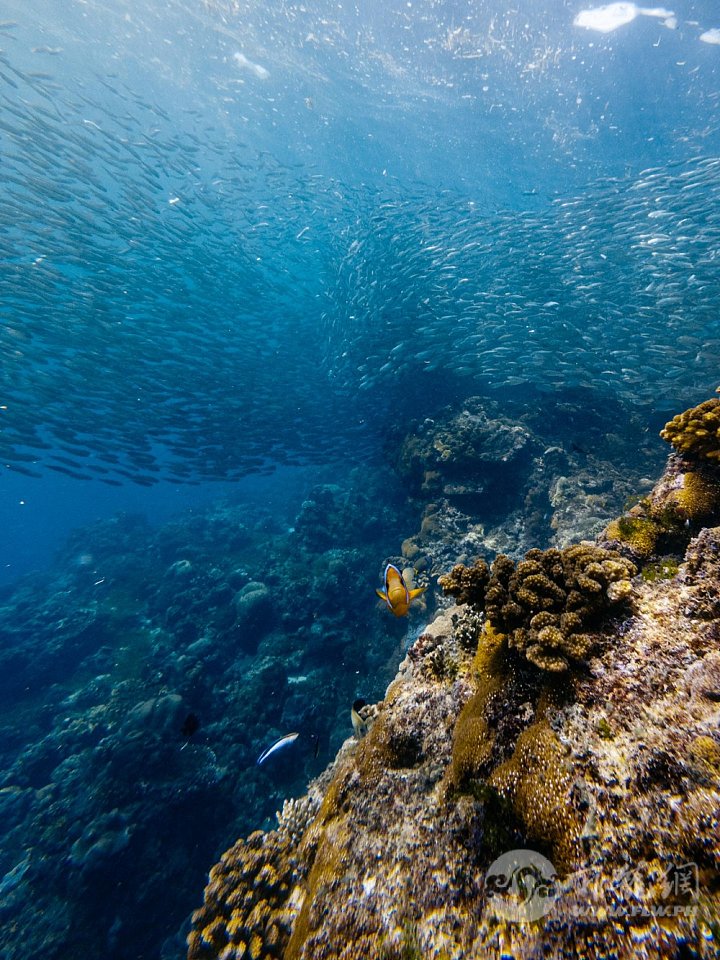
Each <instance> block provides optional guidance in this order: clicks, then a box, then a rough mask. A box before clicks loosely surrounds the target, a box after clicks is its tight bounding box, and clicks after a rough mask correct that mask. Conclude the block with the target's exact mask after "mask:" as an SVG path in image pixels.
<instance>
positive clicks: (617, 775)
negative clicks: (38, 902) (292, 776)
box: [189, 457, 720, 960]
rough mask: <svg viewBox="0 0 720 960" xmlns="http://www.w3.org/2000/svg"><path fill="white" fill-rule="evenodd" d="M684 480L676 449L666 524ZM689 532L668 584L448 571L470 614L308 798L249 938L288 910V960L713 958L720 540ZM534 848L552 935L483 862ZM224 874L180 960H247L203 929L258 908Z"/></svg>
mask: <svg viewBox="0 0 720 960" xmlns="http://www.w3.org/2000/svg"><path fill="white" fill-rule="evenodd" d="M679 472H682V471H678V469H677V464H676V463H675V462H674V461H673V458H672V457H671V459H670V462H669V464H668V471H667V472H666V474H665V475H664V476H663V478H662V479H661V481H660V482H659V483H658V484H657V485H656V487H655V488H654V489H653V490H652V491H651V492H650V494H649V495H648V497H647V498H646V499H647V503H648V504H657V505H658V513H657V516H658V517H659V516H660V511H661V509H667V507H668V499H667V497H668V493H669V491H671V490H675V491H677V489H678V488H679V484H678V482H677V477H678V475H679ZM674 503H676V504H677V500H675V501H674ZM660 504H664V505H665V506H664V507H663V508H660V507H659V505H660ZM643 509H646V510H648V512H649V508H647V507H646V508H643ZM678 509H679V506H678ZM640 515H642V514H640ZM708 519H709V521H711V522H712V521H714V520H716V515H715V514H711V515H710V516H709V517H708ZM674 525H675V521H674V520H673V521H672V523H667V524H666V528H665V530H664V532H663V536H664V537H665V538H666V539H671V540H672V537H673V536H674V533H673V531H674V529H675V526H674ZM683 527H684V529H685V530H687V531H688V532H686V533H685V534H684V538H685V543H684V547H683V552H682V554H681V555H680V556H679V559H678V563H677V568H676V569H673V568H672V565H669V566H667V567H666V568H665V569H664V573H663V575H662V576H652V577H647V578H642V577H639V576H634V575H635V573H636V568H635V566H634V563H633V562H632V560H630V559H628V558H627V557H623V556H622V555H621V554H620V553H618V552H617V551H616V550H613V549H608V547H607V546H606V545H602V544H600V545H595V544H580V545H577V546H574V547H569V548H565V549H563V550H557V549H549V550H544V551H541V550H534V551H530V552H529V553H528V554H527V555H526V557H525V559H523V560H520V561H519V562H517V563H516V562H514V561H513V560H511V559H509V558H508V557H499V558H498V559H497V560H496V561H495V563H494V564H493V568H492V572H491V576H490V578H489V579H488V571H487V567H486V565H485V564H484V562H480V563H478V564H477V567H476V568H467V567H464V568H463V567H456V569H454V570H453V571H452V573H451V574H449V575H448V576H447V578H446V579H445V581H444V582H445V586H446V588H447V589H448V591H449V592H451V593H452V595H453V596H454V597H455V598H456V599H462V600H463V601H464V603H463V605H462V606H451V607H448V608H446V609H444V610H442V611H441V612H440V614H439V615H438V617H437V618H436V619H435V620H434V621H433V623H431V624H430V625H429V626H428V627H427V628H426V629H425V630H424V631H423V632H422V633H420V634H419V635H418V637H417V639H416V640H415V642H414V644H413V646H412V647H411V648H410V649H409V650H408V653H407V656H406V659H405V660H404V661H403V663H402V664H401V666H400V670H399V672H398V674H397V676H396V678H395V680H394V681H393V682H392V683H391V684H390V686H389V688H388V690H387V692H386V695H385V697H384V699H383V700H382V702H381V703H379V704H378V705H377V708H376V720H375V722H374V724H373V726H372V728H371V730H370V731H369V733H368V734H367V736H365V737H364V738H363V739H362V740H360V741H358V740H357V739H356V738H354V737H353V738H350V739H348V740H347V741H346V742H345V744H344V745H343V747H342V749H341V750H340V751H339V753H338V756H337V758H336V760H335V762H334V764H333V765H332V766H331V767H330V768H329V769H328V770H327V771H326V773H325V774H324V777H325V779H324V781H323V783H322V786H320V785H319V784H318V783H317V782H316V783H315V784H313V785H311V788H310V795H313V796H314V795H316V793H314V791H317V790H320V792H321V795H322V799H321V802H320V804H319V808H318V812H317V815H316V816H315V817H314V819H313V820H312V821H310V822H308V824H307V826H306V827H305V830H304V833H303V835H302V836H301V837H300V838H298V837H297V836H296V835H295V836H294V837H293V841H292V845H288V846H287V847H285V848H282V851H281V853H280V856H281V860H282V863H283V865H287V864H290V865H291V868H292V869H291V871H290V873H288V874H283V876H285V877H286V878H287V879H286V881H285V882H286V883H287V891H286V892H284V894H283V899H282V903H278V904H276V905H273V906H272V907H271V911H275V912H274V913H272V912H271V913H267V914H266V915H265V916H264V917H263V918H259V926H258V927H257V929H252V930H251V929H250V928H249V927H248V919H247V916H248V915H247V914H243V920H242V923H243V924H244V925H245V926H244V927H243V937H244V938H245V940H244V942H248V941H247V937H248V936H252V935H253V934H255V935H256V936H257V937H259V938H260V940H262V937H263V936H264V935H265V933H264V931H265V929H266V927H265V926H263V924H264V923H267V922H268V921H270V922H271V923H272V922H275V921H274V920H272V918H273V917H276V916H281V915H282V916H283V917H285V918H288V917H289V918H290V920H289V926H286V927H283V930H284V932H285V936H286V937H287V941H286V944H285V946H284V953H283V956H284V957H286V958H287V960H309V958H313V960H361V958H362V960H366V958H367V957H378V958H399V957H403V956H436V957H443V958H448V960H451V958H452V960H460V958H462V957H480V956H482V957H486V958H489V960H492V958H497V960H500V958H501V957H507V956H512V957H514V958H516V960H526V958H527V960H530V958H533V960H536V958H538V957H540V956H552V957H557V958H563V957H565V958H568V960H569V958H570V957H577V956H589V957H600V956H613V957H616V958H618V960H636V958H637V960H642V958H648V960H649V958H651V957H656V956H658V955H663V956H668V957H676V958H680V957H683V956H691V955H692V956H696V957H700V958H708V960H709V958H712V957H717V956H718V955H719V953H720V948H719V947H718V936H719V935H720V910H719V907H720V901H719V892H720V854H719V851H718V846H717V835H718V830H720V772H719V771H720V759H719V758H720V737H719V736H718V724H719V723H720V648H719V646H718V644H719V643H720V631H718V627H717V618H718V612H719V611H718V606H717V600H716V597H717V596H718V595H719V594H720V527H706V528H701V529H696V528H695V526H693V524H692V522H691V524H690V527H689V528H688V527H685V525H684V524H683ZM668 528H669V529H670V531H671V533H670V534H668V533H667V529H668ZM660 539H661V538H660ZM681 542H682V541H680V540H673V543H674V544H677V543H681ZM625 546H627V545H625ZM656 546H657V544H654V545H653V551H654V550H655V549H656ZM630 555H631V556H634V552H633V551H630ZM624 604H625V605H626V606H623V605H624ZM483 610H484V613H483ZM538 618H539V619H538ZM543 631H545V632H543ZM603 635H604V636H605V637H606V639H607V641H608V642H604V643H603V642H600V640H601V638H602V636H603ZM579 660H582V661H583V669H581V670H577V669H573V670H568V669H567V667H568V666H572V665H575V664H577V663H578V661H579ZM538 667H540V668H541V669H537V668H538ZM559 668H563V669H564V673H563V674H562V683H560V679H561V678H560V677H558V673H557V671H558V669H559ZM251 839H252V844H253V846H254V849H256V850H262V849H263V845H264V844H267V845H268V850H272V851H273V853H272V856H273V857H275V856H277V855H278V851H279V850H281V848H280V847H278V846H277V843H278V841H277V840H276V839H275V837H274V835H273V834H267V835H266V836H265V839H262V838H257V837H254V838H251ZM238 849H240V850H243V849H245V848H244V847H242V845H241V846H240V848H238ZM527 850H530V851H537V852H538V853H537V855H538V856H539V855H540V854H542V855H544V857H545V858H547V860H549V861H550V865H551V867H552V871H553V872H552V875H551V876H550V877H548V880H547V883H546V884H545V885H544V886H543V890H544V892H542V893H538V896H539V897H540V900H539V901H538V902H539V903H540V905H541V908H542V909H541V910H540V913H539V914H538V918H537V919H538V920H539V922H535V923H513V922H510V921H508V920H507V919H506V916H505V915H504V914H503V913H502V911H501V912H498V910H499V907H498V896H497V890H496V889H495V888H494V887H493V886H492V884H491V883H490V879H491V875H492V872H493V861H495V859H496V858H497V857H498V855H499V854H503V853H505V852H507V851H515V854H514V855H515V857H516V859H517V856H518V852H519V853H520V854H522V851H527ZM290 851H291V852H290ZM534 855H535V854H534ZM242 856H245V854H242ZM248 856H249V854H248ZM521 859H522V857H521ZM224 862H226V861H224ZM264 862H265V861H264V859H263V858H262V857H259V859H258V860H257V866H258V868H259V869H263V867H262V864H264ZM217 876H218V874H216V873H213V874H212V875H211V881H210V885H209V888H208V891H211V889H212V892H208V893H206V906H207V904H208V903H212V915H211V914H209V913H207V912H202V910H205V908H202V910H201V912H200V913H198V914H197V915H196V919H195V922H194V926H193V930H192V932H191V934H190V941H189V942H190V944H191V946H190V956H191V957H196V956H197V957H200V956H202V957H208V958H209V957H219V956H235V955H236V954H234V953H230V952H228V953H223V952H222V951H223V950H228V944H229V940H227V939H226V940H224V941H222V942H220V941H217V943H216V941H215V940H214V939H213V936H214V934H213V929H214V928H213V927H212V923H213V918H216V917H221V918H224V919H222V920H218V923H221V924H222V923H224V924H225V925H226V928H227V923H228V920H227V918H228V917H231V916H232V906H231V904H233V903H239V902H243V903H244V902H245V899H246V898H249V899H248V903H249V902H250V901H251V900H252V898H253V897H255V894H254V892H253V888H252V880H251V879H250V878H243V877H242V876H241V875H240V874H236V875H235V877H234V879H232V878H230V875H229V874H228V873H225V874H223V876H224V877H225V880H224V886H223V887H222V889H221V890H220V889H219V888H217V884H216V880H217ZM513 876H514V875H513ZM523 883H526V881H523ZM214 884H215V886H213V885H214ZM506 886H507V885H506ZM522 889H523V890H524V891H525V892H526V894H527V891H528V889H529V888H528V887H527V886H524V887H523V888H522ZM503 890H504V895H505V896H507V897H508V898H509V899H508V902H509V900H511V899H512V895H511V893H510V890H509V889H506V888H501V893H502V892H503ZM530 892H533V891H532V889H530ZM218 896H219V900H218V899H217V898H218ZM213 897H214V898H215V899H213ZM253 902H254V901H253ZM208 924H210V925H211V926H210V929H209V930H208V933H207V937H206V941H205V946H203V947H202V948H201V947H199V946H198V944H200V943H201V941H202V937H203V930H206V929H207V928H208ZM269 929H274V928H273V927H272V926H271V927H270V928H269ZM259 944H260V941H258V947H257V949H258V951H260V945H259ZM200 949H202V950H204V951H205V952H197V951H198V950H200ZM259 955H262V954H261V953H260V954H259ZM268 955H273V954H272V953H271V952H270V950H268Z"/></svg>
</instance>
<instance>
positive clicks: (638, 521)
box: [605, 517, 661, 558]
mask: <svg viewBox="0 0 720 960" xmlns="http://www.w3.org/2000/svg"><path fill="white" fill-rule="evenodd" d="M660 533H661V530H660V527H659V526H658V524H656V523H655V522H654V521H653V520H650V519H648V518H647V517H619V518H618V519H617V520H612V521H611V522H610V523H609V524H608V525H607V527H606V528H605V536H606V537H607V538H608V540H617V541H618V542H619V543H626V544H627V545H628V546H629V547H630V548H631V549H632V550H633V552H634V553H635V554H637V556H638V557H641V558H644V557H650V556H652V554H653V553H654V552H655V548H656V545H657V541H658V537H659V536H660Z"/></svg>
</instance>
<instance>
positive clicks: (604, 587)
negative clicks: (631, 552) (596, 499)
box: [439, 544, 637, 672]
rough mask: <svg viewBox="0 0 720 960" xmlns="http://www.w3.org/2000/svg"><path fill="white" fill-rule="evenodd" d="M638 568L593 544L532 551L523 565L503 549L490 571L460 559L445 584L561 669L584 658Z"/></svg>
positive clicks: (540, 659) (532, 655)
mask: <svg viewBox="0 0 720 960" xmlns="http://www.w3.org/2000/svg"><path fill="white" fill-rule="evenodd" d="M636 573H637V570H636V568H635V566H634V565H633V564H632V563H630V562H629V561H628V560H626V559H625V558H623V557H621V556H620V555H619V554H617V553H614V552H612V551H610V550H606V549H602V548H601V547H597V546H595V545H593V544H579V545H576V546H574V547H566V548H565V549H564V550H555V549H550V550H544V551H543V550H537V549H533V550H530V551H529V552H528V553H527V554H526V556H525V559H524V560H521V561H520V562H519V563H518V564H517V565H515V564H514V563H513V561H512V560H511V559H510V558H509V557H506V556H504V555H503V554H500V555H499V556H498V557H496V559H495V560H494V561H493V564H492V568H491V575H490V576H489V577H488V568H487V564H486V563H485V561H484V560H479V561H476V563H475V564H474V565H473V566H472V567H464V566H463V565H458V566H456V567H454V568H453V570H452V572H451V573H450V574H449V575H448V576H446V577H440V579H439V583H440V586H441V587H442V588H443V589H444V590H445V591H446V592H447V593H449V594H450V595H451V596H454V597H455V598H456V599H457V600H458V602H460V603H468V602H469V603H471V604H472V605H474V606H476V607H478V608H479V609H485V611H486V613H487V617H488V622H489V624H490V625H491V626H492V627H493V628H494V629H495V630H497V631H500V632H501V633H503V634H507V636H508V643H509V646H510V647H511V648H514V649H515V650H518V651H519V652H521V653H522V654H524V655H525V656H526V657H527V659H528V660H529V661H530V662H531V663H534V664H535V666H537V667H540V668H541V669H543V670H549V671H552V672H560V671H563V670H566V669H567V668H568V665H569V664H570V663H571V662H578V661H580V660H584V659H585V658H586V657H587V655H588V653H589V652H590V650H591V649H592V647H593V644H594V642H595V639H596V638H595V637H594V636H593V635H592V634H591V633H590V632H589V631H591V630H592V628H593V627H596V626H597V625H598V623H599V622H600V620H601V619H602V618H603V617H604V616H606V615H607V614H608V613H609V612H611V611H612V610H615V609H617V607H618V605H619V604H620V603H621V602H622V601H623V600H625V599H626V598H627V597H628V596H629V594H630V584H629V579H630V578H631V577H633V576H634V575H635V574H636Z"/></svg>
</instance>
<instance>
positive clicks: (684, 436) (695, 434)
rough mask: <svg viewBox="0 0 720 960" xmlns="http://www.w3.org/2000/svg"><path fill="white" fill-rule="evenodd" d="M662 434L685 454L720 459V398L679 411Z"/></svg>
mask: <svg viewBox="0 0 720 960" xmlns="http://www.w3.org/2000/svg"><path fill="white" fill-rule="evenodd" d="M660 436H661V437H662V438H663V440H666V441H667V442H668V443H670V444H672V446H673V447H675V449H676V450H677V451H678V452H679V453H682V454H683V455H685V456H686V457H690V458H692V459H696V460H705V461H708V462H709V463H714V464H717V463H720V399H718V398H717V397H713V398H712V399H711V400H705V401H704V402H703V403H701V404H699V405H698V406H697V407H692V408H691V409H690V410H685V412H684V413H679V414H678V415H677V416H676V417H673V419H672V420H670V422H669V423H666V424H665V427H664V428H663V429H662V430H661V431H660Z"/></svg>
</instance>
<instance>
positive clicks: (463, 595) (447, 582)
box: [438, 559, 490, 607]
mask: <svg viewBox="0 0 720 960" xmlns="http://www.w3.org/2000/svg"><path fill="white" fill-rule="evenodd" d="M489 580H490V569H489V567H488V565H487V563H485V561H484V560H482V559H477V560H476V561H475V563H474V564H473V565H472V567H466V566H465V565H464V564H462V563H458V564H457V565H456V566H454V567H453V568H452V570H451V571H450V573H446V574H444V575H443V576H442V577H438V583H439V584H440V586H441V587H442V590H443V593H446V594H448V595H449V596H451V597H455V599H456V600H457V602H458V603H469V604H471V605H472V606H476V607H482V606H483V603H484V598H485V590H486V589H487V585H488V581H489Z"/></svg>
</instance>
